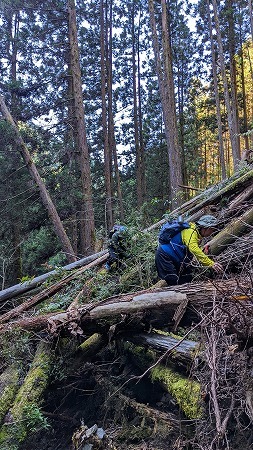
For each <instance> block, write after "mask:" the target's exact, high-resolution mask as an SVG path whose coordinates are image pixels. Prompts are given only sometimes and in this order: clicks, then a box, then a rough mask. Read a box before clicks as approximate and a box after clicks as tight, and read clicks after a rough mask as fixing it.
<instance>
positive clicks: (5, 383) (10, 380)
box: [0, 364, 20, 423]
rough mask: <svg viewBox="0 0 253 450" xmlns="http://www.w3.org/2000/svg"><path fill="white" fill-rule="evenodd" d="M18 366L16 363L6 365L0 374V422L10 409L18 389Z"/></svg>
mask: <svg viewBox="0 0 253 450" xmlns="http://www.w3.org/2000/svg"><path fill="white" fill-rule="evenodd" d="M19 378H20V368H19V367H18V365H17V364H13V365H12V366H10V367H8V368H7V369H6V370H5V371H4V372H3V373H2V374H1V376H0V394H1V395H0V423H2V421H3V419H4V417H5V415H6V413H7V411H8V410H9V409H10V407H11V405H12V402H13V400H14V398H15V395H16V393H17V391H18V388H19V386H18V383H19Z"/></svg>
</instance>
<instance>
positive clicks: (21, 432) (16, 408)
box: [0, 342, 52, 450]
mask: <svg viewBox="0 0 253 450" xmlns="http://www.w3.org/2000/svg"><path fill="white" fill-rule="evenodd" d="M51 362H52V357H51V352H50V348H49V346H48V345H47V344H45V343H43V342H41V343H40V344H39V346H38V349H37V351H36V354H35V357H34V360H33V362H32V364H31V367H30V370H29V372H28V374H27V376H26V378H25V380H24V383H23V385H22V386H21V388H20V389H19V391H18V393H17V395H16V398H15V401H14V403H13V406H12V408H11V410H10V411H9V414H8V416H9V417H8V423H5V424H4V425H3V426H2V428H1V430H0V448H1V450H5V449H6V450H7V449H8V450H17V449H18V447H19V444H20V443H21V442H23V441H24V440H25V438H26V436H27V435H28V433H29V432H31V431H34V430H35V428H36V426H39V425H40V426H41V425H42V426H45V420H44V418H43V416H42V415H41V413H40V410H39V404H40V401H41V396H42V394H43V392H44V390H45V388H46V387H47V384H48V380H49V374H50V368H51Z"/></svg>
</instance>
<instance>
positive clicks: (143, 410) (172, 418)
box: [96, 374, 183, 428]
mask: <svg viewBox="0 0 253 450" xmlns="http://www.w3.org/2000/svg"><path fill="white" fill-rule="evenodd" d="M96 381H97V383H98V384H99V385H100V386H102V388H103V390H104V392H109V393H110V394H109V398H108V399H106V403H107V404H108V405H109V404H110V401H112V402H114V398H115V397H117V398H118V399H119V400H120V402H121V405H122V410H123V409H124V407H126V406H127V407H128V406H130V408H133V409H134V410H135V411H136V414H139V415H141V416H142V417H147V418H150V419H151V420H152V421H154V422H156V421H161V422H165V423H167V424H168V425H169V426H170V427H173V428H178V427H181V426H182V424H183V421H182V420H181V418H180V419H179V418H178V417H177V416H176V414H173V413H170V412H164V411H159V410H158V409H156V408H153V407H151V406H150V405H146V404H144V403H140V402H137V401H136V400H134V399H133V398H130V397H128V396H127V395H124V394H123V393H122V389H120V387H119V386H116V385H115V384H113V383H112V382H111V380H109V379H108V378H107V377H102V376H101V374H99V376H98V377H96ZM110 399H111V400H110Z"/></svg>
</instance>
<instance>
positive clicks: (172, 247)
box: [155, 215, 223, 286]
mask: <svg viewBox="0 0 253 450" xmlns="http://www.w3.org/2000/svg"><path fill="white" fill-rule="evenodd" d="M183 224H184V225H185V226H184V227H181V228H183V229H181V231H179V232H177V233H176V234H175V235H174V236H173V237H171V239H169V240H168V241H167V243H165V240H162V239H159V241H160V245H159V247H158V249H157V251H156V255H155V263H156V269H157V272H158V276H159V277H160V278H161V279H162V280H165V281H166V282H167V284H168V285H169V286H173V285H176V284H183V283H189V282H191V281H192V265H191V260H192V258H193V256H195V258H196V259H197V260H198V261H199V262H200V264H201V265H203V266H207V267H211V268H212V269H213V270H214V271H215V272H217V273H221V272H223V267H222V265H221V264H219V263H217V262H214V261H213V260H212V259H210V258H209V257H208V256H207V255H206V254H205V253H204V251H203V250H202V249H201V248H200V246H199V245H200V242H201V240H202V239H203V238H207V237H209V236H211V234H213V233H214V232H215V231H217V228H216V227H217V225H218V221H217V219H216V218H215V217H214V216H211V215H205V216H202V217H201V218H200V219H199V220H198V221H197V222H196V223H189V224H188V223H187V222H184V223H183ZM164 227H166V225H165V226H164ZM160 233H161V232H160Z"/></svg>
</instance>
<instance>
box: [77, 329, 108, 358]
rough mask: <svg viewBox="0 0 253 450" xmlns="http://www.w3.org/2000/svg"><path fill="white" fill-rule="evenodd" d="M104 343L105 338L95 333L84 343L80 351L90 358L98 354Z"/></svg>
mask: <svg viewBox="0 0 253 450" xmlns="http://www.w3.org/2000/svg"><path fill="white" fill-rule="evenodd" d="M103 342H104V338H103V336H102V335H101V334H99V333H94V334H93V335H92V336H90V337H89V338H88V339H86V340H85V341H84V342H82V344H81V345H80V346H79V350H81V351H82V354H83V356H88V355H90V354H91V353H93V354H94V353H96V352H97V350H98V349H99V348H100V347H101V345H102V344H103Z"/></svg>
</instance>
